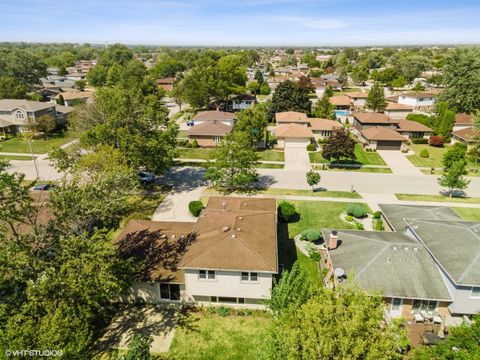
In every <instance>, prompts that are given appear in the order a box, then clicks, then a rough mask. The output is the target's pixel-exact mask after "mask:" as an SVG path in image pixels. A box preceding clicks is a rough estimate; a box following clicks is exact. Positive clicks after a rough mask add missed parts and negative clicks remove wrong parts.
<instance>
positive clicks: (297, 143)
mask: <svg viewBox="0 0 480 360" xmlns="http://www.w3.org/2000/svg"><path fill="white" fill-rule="evenodd" d="M273 135H274V136H275V137H276V139H277V147H278V148H280V149H284V148H306V147H307V145H308V144H310V142H311V141H312V139H313V138H314V135H313V132H312V130H311V128H309V127H307V126H304V125H299V124H291V123H290V124H286V125H279V126H277V127H276V128H275V129H274V130H273Z"/></svg>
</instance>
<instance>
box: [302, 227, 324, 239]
mask: <svg viewBox="0 0 480 360" xmlns="http://www.w3.org/2000/svg"><path fill="white" fill-rule="evenodd" d="M302 235H303V236H302V237H303V238H305V239H307V240H308V241H311V242H315V241H317V240H318V239H320V237H321V234H320V231H318V230H316V229H308V230H305V231H304V232H302Z"/></svg>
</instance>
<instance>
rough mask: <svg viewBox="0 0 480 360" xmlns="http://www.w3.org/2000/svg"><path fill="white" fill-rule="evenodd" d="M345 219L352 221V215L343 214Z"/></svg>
mask: <svg viewBox="0 0 480 360" xmlns="http://www.w3.org/2000/svg"><path fill="white" fill-rule="evenodd" d="M345 220H347V221H353V216H351V215H347V216H345Z"/></svg>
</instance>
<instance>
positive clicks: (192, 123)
mask: <svg viewBox="0 0 480 360" xmlns="http://www.w3.org/2000/svg"><path fill="white" fill-rule="evenodd" d="M193 125H195V123H194V122H193V120H189V121H187V126H193Z"/></svg>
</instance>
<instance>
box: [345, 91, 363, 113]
mask: <svg viewBox="0 0 480 360" xmlns="http://www.w3.org/2000/svg"><path fill="white" fill-rule="evenodd" d="M345 95H346V96H348V97H349V98H350V100H351V103H352V105H353V108H354V109H355V110H361V109H362V108H363V107H364V106H365V102H366V101H367V96H368V94H367V93H364V92H350V93H345Z"/></svg>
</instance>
